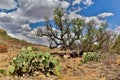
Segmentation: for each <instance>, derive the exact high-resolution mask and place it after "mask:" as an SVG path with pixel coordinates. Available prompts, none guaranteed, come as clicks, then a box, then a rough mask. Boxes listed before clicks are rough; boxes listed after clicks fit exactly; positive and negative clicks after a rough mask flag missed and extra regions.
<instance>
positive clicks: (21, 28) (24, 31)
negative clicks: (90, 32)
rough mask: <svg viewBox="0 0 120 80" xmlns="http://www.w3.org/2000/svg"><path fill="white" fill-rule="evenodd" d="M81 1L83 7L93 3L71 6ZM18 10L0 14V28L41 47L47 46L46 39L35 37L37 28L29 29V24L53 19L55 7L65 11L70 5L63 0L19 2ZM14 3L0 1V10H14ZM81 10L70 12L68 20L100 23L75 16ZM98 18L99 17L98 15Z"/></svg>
mask: <svg viewBox="0 0 120 80" xmlns="http://www.w3.org/2000/svg"><path fill="white" fill-rule="evenodd" d="M82 1H83V3H84V5H86V6H90V5H92V4H93V3H94V2H92V0H75V1H74V2H73V4H72V5H75V4H80V3H81V2H82ZM19 5H20V8H18V9H17V11H14V12H11V13H7V14H6V13H4V12H0V28H3V29H5V30H6V31H7V32H8V34H9V35H11V36H13V37H16V38H19V39H23V40H26V41H30V42H34V43H39V44H42V45H48V43H47V38H46V37H43V38H38V37H36V36H35V34H34V33H35V31H36V29H37V28H34V29H31V28H30V26H29V24H30V23H31V22H32V23H35V22H39V21H43V19H44V17H45V16H48V17H49V18H53V11H54V9H55V8H57V7H62V8H64V9H66V8H67V7H68V6H69V5H70V4H69V3H68V2H67V1H65V0H62V1H60V0H19ZM15 7H16V3H15V2H14V0H0V8H4V9H11V8H15ZM81 10H82V8H80V7H79V8H78V9H77V10H75V11H72V12H70V15H69V18H70V19H73V18H83V19H85V20H86V22H87V21H90V20H91V19H95V21H96V24H98V25H99V23H100V22H101V21H100V20H99V18H98V17H95V16H93V17H82V16H81V15H78V14H76V12H78V11H81ZM99 16H100V15H99Z"/></svg>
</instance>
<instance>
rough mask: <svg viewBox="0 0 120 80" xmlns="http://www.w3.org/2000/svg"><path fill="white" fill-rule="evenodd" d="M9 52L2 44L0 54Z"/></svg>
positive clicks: (0, 44)
mask: <svg viewBox="0 0 120 80" xmlns="http://www.w3.org/2000/svg"><path fill="white" fill-rule="evenodd" d="M5 52H7V46H6V44H4V43H0V53H5Z"/></svg>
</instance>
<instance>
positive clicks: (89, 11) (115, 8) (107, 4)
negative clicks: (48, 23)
mask: <svg viewBox="0 0 120 80" xmlns="http://www.w3.org/2000/svg"><path fill="white" fill-rule="evenodd" d="M71 2H72V0H71ZM93 2H94V4H93V5H91V6H89V7H87V8H85V9H83V10H81V11H79V12H78V14H80V15H82V16H87V17H90V16H97V15H98V14H100V13H104V12H111V13H113V14H114V15H113V16H110V17H107V18H105V20H107V21H108V23H109V24H110V25H109V28H110V29H115V28H116V27H117V26H119V25H120V7H119V3H120V0H109V1H105V0H93ZM78 6H81V7H84V6H82V4H77V5H76V7H75V8H76V9H77V8H78ZM71 7H73V6H71V5H70V6H69V7H68V9H70V8H71ZM44 24H45V23H44V22H37V23H36V24H35V23H33V24H31V25H30V26H31V27H32V28H34V27H36V26H38V25H42V26H43V25H44Z"/></svg>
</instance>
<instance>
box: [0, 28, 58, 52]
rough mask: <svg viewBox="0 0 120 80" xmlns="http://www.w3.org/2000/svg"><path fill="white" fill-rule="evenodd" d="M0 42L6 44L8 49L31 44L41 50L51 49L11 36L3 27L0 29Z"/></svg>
mask: <svg viewBox="0 0 120 80" xmlns="http://www.w3.org/2000/svg"><path fill="white" fill-rule="evenodd" d="M0 43H4V44H6V45H7V47H8V48H9V49H21V48H22V47H23V46H33V47H35V48H36V47H37V48H38V49H39V50H40V51H42V52H51V49H49V48H48V47H47V46H42V45H38V44H33V43H29V42H26V41H24V40H20V39H17V38H13V37H11V36H9V35H7V32H6V31H5V30H3V29H0ZM54 50H56V49H54ZM52 51H53V50H52Z"/></svg>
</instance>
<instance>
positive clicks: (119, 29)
mask: <svg viewBox="0 0 120 80" xmlns="http://www.w3.org/2000/svg"><path fill="white" fill-rule="evenodd" d="M114 31H115V32H116V33H117V34H119V35H120V26H117V27H116V28H115V30H114Z"/></svg>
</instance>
